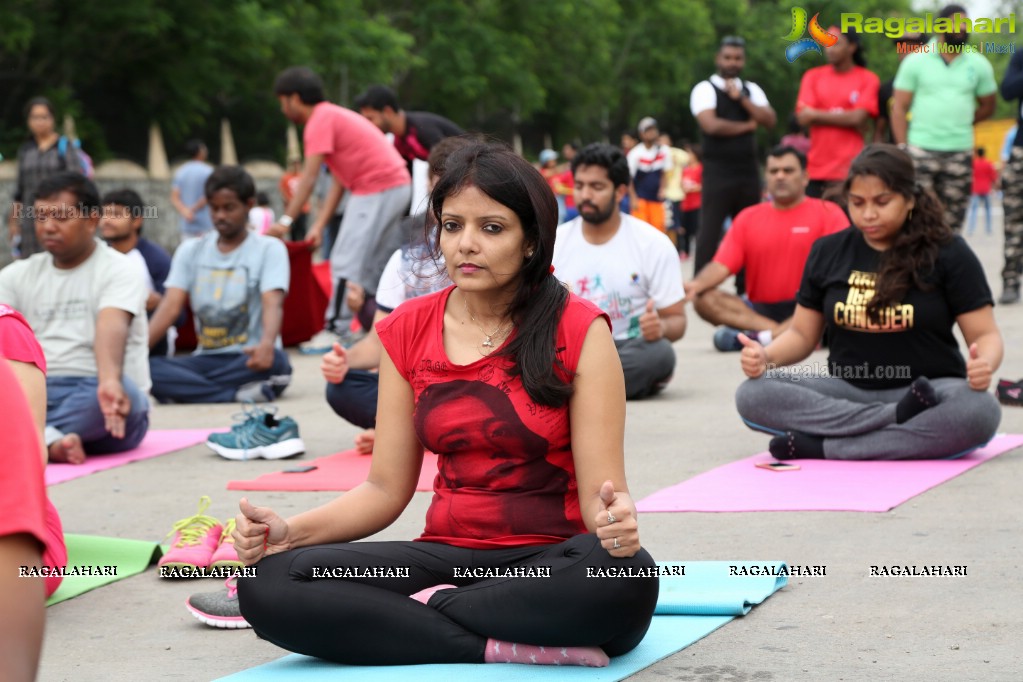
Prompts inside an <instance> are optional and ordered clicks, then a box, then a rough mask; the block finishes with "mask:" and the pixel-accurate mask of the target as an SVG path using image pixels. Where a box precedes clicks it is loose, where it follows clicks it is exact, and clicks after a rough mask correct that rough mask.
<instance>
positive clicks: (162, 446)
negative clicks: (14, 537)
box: [46, 429, 216, 485]
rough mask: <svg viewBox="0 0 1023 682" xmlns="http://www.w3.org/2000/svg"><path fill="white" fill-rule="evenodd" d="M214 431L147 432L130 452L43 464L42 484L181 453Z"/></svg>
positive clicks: (170, 430) (59, 481)
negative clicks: (78, 460)
mask: <svg viewBox="0 0 1023 682" xmlns="http://www.w3.org/2000/svg"><path fill="white" fill-rule="evenodd" d="M215 430H216V429H169V430H163V431H161V430H158V429H153V430H150V431H149V432H148V433H147V434H146V437H145V438H143V439H142V442H141V443H140V444H139V446H138V447H137V448H135V449H134V450H129V451H128V452H119V453H118V454H116V455H92V456H89V457H87V458H86V459H85V463H84V464H47V465H46V485H53V484H55V483H63V482H64V481H70V480H71V479H73V478H81V477H82V476H88V475H89V474H94V473H96V472H97V471H105V470H107V469H113V468H114V467H119V466H121V465H123V464H127V463H128V462H137V461H138V460H140V459H149V458H150V457H156V456H158V455H166V454H167V453H168V452H175V451H177V450H183V449H185V448H187V447H191V446H193V445H197V444H198V443H203V442H205V441H206V437H207V436H208V435H210V434H211V433H213V431H215Z"/></svg>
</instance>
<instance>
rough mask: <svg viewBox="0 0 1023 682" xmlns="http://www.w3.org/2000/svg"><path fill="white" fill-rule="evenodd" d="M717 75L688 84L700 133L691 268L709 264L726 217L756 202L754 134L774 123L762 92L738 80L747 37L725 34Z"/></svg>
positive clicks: (719, 52) (750, 83)
mask: <svg viewBox="0 0 1023 682" xmlns="http://www.w3.org/2000/svg"><path fill="white" fill-rule="evenodd" d="M714 61H715V64H716V65H717V73H716V74H714V75H713V76H711V77H710V78H709V79H707V80H705V81H701V82H699V83H697V84H696V87H694V88H693V92H692V94H691V95H690V98H689V108H690V109H691V110H692V112H693V116H695V117H696V122H697V123H699V124H700V130H701V131H702V133H703V204H702V206H701V208H700V229H699V231H698V232H697V243H696V256H695V262H694V265H695V266H696V270H695V271H696V272H699V271H700V270H701V269H702V268H703V266H705V265H707V263H709V262H711V260H713V258H714V253H715V252H716V251H717V248H718V243H719V242H720V241H721V235H722V226H723V225H724V222H725V219H726V218H727V217H729V216H735V215H736V214H738V213H739V211H741V210H742V209H744V208H746V207H747V206H752V205H753V204H755V203H757V202H759V201H760V171H759V168H758V166H757V146H756V140H755V138H754V133H755V131H756V129H757V126H758V125H762V126H764V127H765V128H771V127H773V126H774V124H775V122H776V117H775V113H774V109H772V108H771V105H770V104H769V103H768V101H767V95H765V94H764V91H763V90H761V89H760V86H758V85H757V84H756V83H752V82H750V81H743V80H742V79H740V78H739V74H741V73H742V67H743V66H744V65H745V63H746V41H745V40H743V39H742V38H739V37H736V36H726V37H725V38H724V39H722V41H721V47H720V48H718V53H717V57H716V58H715V60H714Z"/></svg>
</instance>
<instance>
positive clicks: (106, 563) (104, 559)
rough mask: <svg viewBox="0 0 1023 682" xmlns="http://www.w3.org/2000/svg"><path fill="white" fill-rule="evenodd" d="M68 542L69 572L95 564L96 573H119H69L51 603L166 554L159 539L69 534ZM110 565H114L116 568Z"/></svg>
mask: <svg viewBox="0 0 1023 682" xmlns="http://www.w3.org/2000/svg"><path fill="white" fill-rule="evenodd" d="M64 542H65V543H66V544H67V567H68V570H69V571H70V570H74V568H75V567H79V569H78V570H82V569H83V568H85V567H92V571H93V572H94V573H101V574H102V573H115V574H116V575H68V576H65V577H64V580H63V581H62V582H61V583H60V587H58V588H57V591H56V592H54V593H53V594H52V595H50V598H49V599H48V600H47V602H46V605H47V606H51V605H53V604H57V603H59V602H62V601H64V600H66V599H71V598H73V597H77V596H78V595H80V594H85V593H86V592H88V591H89V590H95V589H96V588H97V587H103V586H104V585H109V584H110V583H113V582H117V581H118V580H123V579H124V578H127V577H129V576H133V575H136V574H138V573H141V572H142V571H144V570H146V568H148V567H149V566H151V565H152V564H153V563H155V562H156V560H157V559H159V558H160V556H161V555H162V554H163V552H162V551H161V549H160V546H159V545H157V544H156V543H155V542H144V541H142V540H122V539H121V538H107V537H103V536H100V535H74V534H67V535H65V536H64ZM97 567H99V570H97ZM107 567H113V569H112V570H111V569H109V568H107Z"/></svg>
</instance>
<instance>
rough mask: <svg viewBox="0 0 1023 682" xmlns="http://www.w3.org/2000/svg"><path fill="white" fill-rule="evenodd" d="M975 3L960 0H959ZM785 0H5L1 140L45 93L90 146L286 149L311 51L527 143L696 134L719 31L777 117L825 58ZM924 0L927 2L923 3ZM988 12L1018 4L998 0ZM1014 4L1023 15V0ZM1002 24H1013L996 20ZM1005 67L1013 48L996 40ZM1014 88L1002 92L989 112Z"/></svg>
mask: <svg viewBox="0 0 1023 682" xmlns="http://www.w3.org/2000/svg"><path fill="white" fill-rule="evenodd" d="M801 4H802V6H803V7H805V8H806V9H807V11H808V12H809V13H810V14H811V15H813V14H814V13H815V12H821V18H822V23H825V24H826V23H829V22H831V23H837V22H838V17H839V15H840V14H841V12H843V11H853V10H855V11H858V12H861V13H863V14H864V15H865V16H896V15H902V16H907V15H911V14H919V13H920V12H922V11H924V10H926V9H933V6H932V5H927V4H926V3H924V5H921V6H915V7H914V8H913V10H912V11H911V9H910V5H909V0H860V1H858V2H856V3H855V7H852V6H851V5H852V4H853V3H847V2H843V3H838V2H803V3H801ZM967 4H968V5H969V3H967ZM792 5H793V3H792V0H786V1H781V0H717V1H716V2H714V3H712V4H711V3H704V2H700V1H699V0H305V1H301V2H288V3H280V2H276V1H274V2H271V1H270V0H227V1H226V2H209V0H126V1H123V2H110V3H107V2H103V3H100V2H97V3H80V2H71V1H70V0H4V6H5V9H4V19H3V26H2V30H0V93H3V94H2V97H0V153H3V155H4V156H5V157H7V158H13V156H14V155H15V154H16V151H17V147H18V145H19V144H20V142H21V141H22V140H23V139H24V136H25V130H26V129H25V123H24V118H23V114H22V107H23V106H24V103H25V102H26V101H27V100H28V99H29V98H30V97H32V96H34V95H37V94H44V95H47V96H49V97H50V98H51V99H53V100H54V102H55V104H56V105H57V108H58V112H59V113H61V114H63V113H64V112H67V113H71V114H72V115H73V116H74V117H75V120H76V123H77V127H78V134H79V136H80V137H81V138H82V141H83V146H84V147H85V148H86V149H87V150H88V151H89V152H90V153H91V154H92V155H93V157H94V158H95V159H96V160H97V161H102V160H104V159H106V158H110V157H114V156H116V157H123V158H129V159H132V160H134V161H137V162H139V163H145V156H146V145H147V141H148V134H147V131H148V127H149V124H150V122H151V121H154V120H155V121H157V122H159V123H160V125H161V127H162V130H163V133H164V140H165V143H166V145H167V149H168V153H169V155H170V156H171V157H172V158H180V157H181V156H182V153H181V148H182V146H183V143H184V142H185V140H186V139H188V138H191V137H201V138H204V139H205V140H206V141H207V142H208V143H209V145H210V147H211V151H212V153H213V158H216V156H217V154H218V149H217V146H218V144H219V122H220V119H221V118H222V117H227V118H229V119H230V121H231V123H232V126H233V131H234V136H235V144H236V146H237V148H238V151H239V155H240V156H241V157H242V159H243V160H249V159H253V158H271V159H275V160H277V161H281V162H282V161H283V160H284V159H283V157H284V154H285V141H284V140H285V136H284V129H285V121H284V119H283V117H282V116H281V115H280V113H279V111H278V108H277V102H276V100H275V99H274V98H273V96H272V94H271V86H272V83H273V79H274V76H275V75H276V74H277V72H278V71H280V70H281V69H283V68H285V67H287V66H290V65H293V64H306V65H309V66H311V67H312V68H314V69H315V70H316V71H317V72H319V73H320V74H321V76H323V78H324V81H325V83H326V86H327V94H328V97H329V98H330V99H332V100H333V101H336V102H339V103H341V104H350V103H351V100H352V99H353V98H354V97H355V95H356V94H358V93H359V92H360V91H361V90H362V89H363V88H365V87H366V86H368V85H369V84H371V83H376V82H382V83H386V84H389V85H392V86H393V87H395V88H396V89H397V90H398V92H399V94H400V96H401V98H402V101H403V104H404V105H405V107H406V108H408V109H422V110H427V111H434V112H437V113H440V114H443V115H445V116H448V117H449V118H451V119H453V120H455V121H456V122H458V123H460V124H462V125H463V126H464V127H466V128H468V129H473V130H480V131H484V132H487V133H490V134H493V135H494V136H496V137H500V138H503V139H510V138H511V136H512V134H513V133H514V132H518V133H519V134H521V135H522V138H523V140H524V144H525V147H526V150H527V152H529V153H533V154H535V152H536V151H537V150H539V149H540V148H541V147H542V146H543V145H544V143H545V141H546V139H548V137H549V139H550V140H551V141H553V143H554V144H556V145H558V146H560V144H561V143H563V142H566V141H576V142H581V143H585V142H589V141H593V140H597V139H605V138H607V139H610V140H611V141H614V142H617V140H618V138H619V135H620V134H621V132H622V131H623V130H625V129H627V128H630V127H633V126H635V124H636V122H637V121H638V120H639V118H641V117H642V116H645V115H653V116H655V117H656V118H657V119H658V120H659V121H660V123H661V128H662V129H663V130H666V131H668V132H670V133H672V134H673V135H674V136H675V137H676V139H678V138H683V137H688V138H695V137H697V131H696V127H695V122H694V120H693V118H692V116H691V115H690V113H689V91H690V90H691V88H692V87H693V85H694V84H695V83H696V82H698V81H700V80H702V79H703V78H706V77H707V75H709V74H710V73H711V72H712V71H713V68H714V67H713V57H714V50H715V47H716V45H717V41H718V40H719V38H720V37H721V36H724V35H733V34H734V35H742V36H744V37H745V38H746V40H747V45H748V48H747V67H746V71H745V76H746V77H747V78H749V79H750V80H753V81H755V82H757V83H759V84H760V85H761V86H762V87H763V88H764V90H765V91H766V92H767V94H768V97H769V99H770V100H771V103H772V105H773V106H774V107H775V109H776V110H777V112H778V115H779V116H778V118H779V124H778V127H777V129H776V130H774V131H769V132H766V133H762V134H763V136H764V138H765V139H764V140H762V141H763V142H764V143H771V142H773V141H775V140H777V139H778V138H779V137H780V136H781V135H783V134H784V132H785V124H786V122H787V118H788V114H789V113H790V112H791V110H792V106H793V104H794V101H795V97H796V93H797V90H798V87H799V79H800V76H801V75H802V73H803V72H804V71H806V70H807V69H809V68H811V67H813V66H818V65H820V64H823V63H824V58H823V57H822V56H819V55H815V54H811V55H808V56H805V57H803V58H801V59H799V60H798V61H797V62H796V63H794V64H789V63H788V62H787V61H786V60H785V58H784V48H785V46H786V43H785V42H784V41H783V40H782V38H781V37H782V36H784V35H786V34H787V33H788V31H789V25H790V16H791V14H790V12H791V7H792ZM933 5H934V6H936V5H937V3H933ZM999 9H1000V13H999V14H998V15H997V16H1007V13H1008V12H1010V11H1014V10H1016V9H1019V7H1018V3H1012V2H1003V3H1002V4H1001V5H999ZM1021 19H1023V15H1021ZM999 40H1000V41H1002V42H1006V41H1014V40H1015V36H1008V35H1003V36H1000V37H999ZM864 44H865V47H866V53H867V55H868V61H869V67H870V68H871V69H872V70H874V71H875V72H876V73H878V75H879V76H880V77H881V79H882V80H885V79H888V78H891V77H892V76H893V75H894V73H895V68H896V64H897V60H896V55H895V50H894V46H893V45H892V43H891V41H890V40H889V39H887V38H885V37H883V36H876V35H867V36H864ZM989 58H990V59H991V61H992V63H993V64H994V66H995V71H996V77H997V78H998V79H999V81H1000V80H1001V76H1002V74H1003V73H1004V70H1005V67H1006V65H1007V64H1008V59H1009V55H991V56H990V57H989ZM1014 111H1015V106H1014V104H1012V103H1008V102H1003V101H1001V100H999V110H998V112H997V115H998V116H1000V117H1013V115H1014Z"/></svg>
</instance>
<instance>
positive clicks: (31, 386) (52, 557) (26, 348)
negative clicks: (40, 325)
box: [0, 303, 67, 597]
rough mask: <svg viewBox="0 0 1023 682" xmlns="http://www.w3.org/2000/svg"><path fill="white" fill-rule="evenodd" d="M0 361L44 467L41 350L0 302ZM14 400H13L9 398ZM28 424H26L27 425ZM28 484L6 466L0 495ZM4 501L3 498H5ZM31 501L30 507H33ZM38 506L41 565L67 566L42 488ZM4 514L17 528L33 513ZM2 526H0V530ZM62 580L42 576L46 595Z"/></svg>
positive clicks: (56, 518) (15, 509) (59, 529)
mask: <svg viewBox="0 0 1023 682" xmlns="http://www.w3.org/2000/svg"><path fill="white" fill-rule="evenodd" d="M0 358H2V359H3V360H5V361H6V363H2V364H6V365H7V366H8V367H9V368H10V369H11V370H12V374H13V376H14V377H15V378H16V379H17V380H18V385H19V387H20V388H21V391H22V392H23V393H24V394H25V397H26V398H27V399H28V404H29V408H30V409H31V411H32V420H34V422H35V427H36V432H37V438H34V439H32V441H33V443H34V444H35V445H36V448H37V450H36V454H37V455H38V458H39V461H40V462H41V464H42V466H43V467H45V466H46V459H47V457H46V449H45V448H44V447H43V446H42V442H43V429H44V428H45V426H46V358H45V356H44V355H43V348H42V346H40V345H39V342H38V341H37V340H36V337H35V334H34V333H33V332H32V327H30V326H29V324H28V320H26V319H25V318H24V317H23V316H22V314H21V313H19V312H18V311H17V310H15V309H14V308H12V307H10V306H9V305H6V304H3V303H0ZM11 399H12V400H14V398H11ZM0 414H5V415H7V416H8V423H9V424H14V423H16V422H19V418H17V417H14V416H12V415H11V414H10V413H9V412H8V411H6V410H0ZM31 423H32V422H31V421H30V422H29V423H28V425H31ZM4 449H5V451H6V452H8V453H10V454H11V455H12V456H20V455H21V454H22V453H20V452H15V449H16V448H15V446H13V445H10V444H9V445H7V446H6V447H5V448H4ZM32 486H34V481H33V482H32ZM32 486H30V482H29V481H27V480H25V479H24V478H23V477H21V476H19V475H18V474H17V473H12V471H11V470H10V467H8V468H7V470H6V471H5V474H4V476H3V477H2V478H0V493H3V494H4V495H7V494H8V493H9V494H11V495H14V494H16V493H17V494H25V493H26V492H27V491H26V487H28V488H31V487H32ZM5 499H7V498H5ZM34 502H35V501H34V500H33V504H34ZM41 504H42V510H43V517H42V518H43V526H42V528H41V532H42V533H43V534H42V535H41V536H38V535H37V537H38V538H39V540H40V541H41V542H42V543H43V555H42V558H43V563H42V565H43V566H64V565H65V564H67V548H66V546H65V544H64V528H63V526H62V524H61V522H60V515H59V514H58V513H57V508H56V507H54V506H53V503H52V502H50V500H49V498H48V497H47V496H46V489H45V487H44V488H42V496H41ZM4 509H5V514H6V516H7V522H8V523H9V524H13V525H17V524H18V523H22V522H23V520H24V517H26V516H31V515H32V514H34V513H35V510H34V508H33V505H30V504H22V505H11V506H5V507H4ZM2 528H3V524H2V523H0V530H2ZM62 580H63V578H62V577H61V576H60V575H48V576H46V581H45V582H46V596H47V597H49V596H50V595H51V594H53V593H54V592H56V591H57V588H58V587H60V583H61V581H62Z"/></svg>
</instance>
